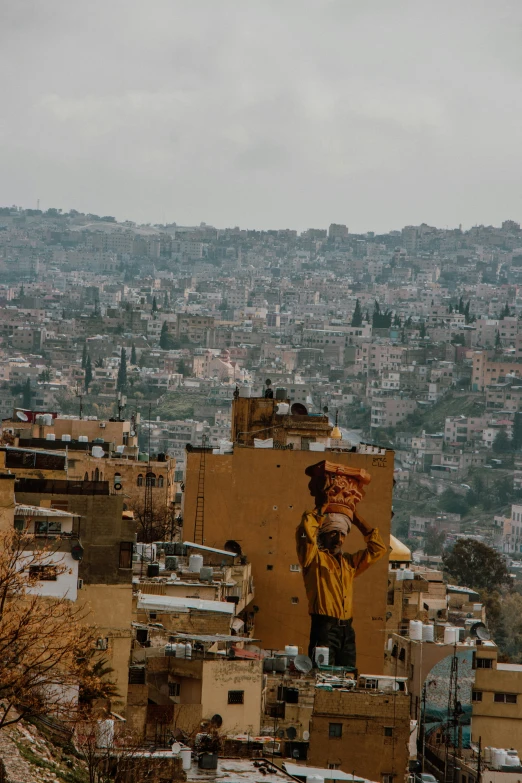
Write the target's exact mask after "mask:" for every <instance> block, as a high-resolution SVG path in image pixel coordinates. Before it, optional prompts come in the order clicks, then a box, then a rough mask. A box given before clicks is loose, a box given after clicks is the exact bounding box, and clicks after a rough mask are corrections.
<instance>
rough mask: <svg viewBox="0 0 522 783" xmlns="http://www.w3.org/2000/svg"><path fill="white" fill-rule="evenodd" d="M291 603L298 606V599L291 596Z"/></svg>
mask: <svg viewBox="0 0 522 783" xmlns="http://www.w3.org/2000/svg"><path fill="white" fill-rule="evenodd" d="M292 603H293V604H298V603H299V598H298V597H297V596H296V595H294V596H293V598H292Z"/></svg>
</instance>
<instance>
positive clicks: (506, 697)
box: [493, 693, 517, 704]
mask: <svg viewBox="0 0 522 783" xmlns="http://www.w3.org/2000/svg"><path fill="white" fill-rule="evenodd" d="M493 701H496V702H497V703H499V704H516V703H517V694H516V693H495V694H494V695H493Z"/></svg>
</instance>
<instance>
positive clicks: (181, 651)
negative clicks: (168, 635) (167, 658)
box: [174, 642, 185, 658]
mask: <svg viewBox="0 0 522 783" xmlns="http://www.w3.org/2000/svg"><path fill="white" fill-rule="evenodd" d="M174 647H175V648H176V658H184V657H185V642H180V643H179V644H175V645H174Z"/></svg>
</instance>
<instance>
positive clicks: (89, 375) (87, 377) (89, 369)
mask: <svg viewBox="0 0 522 783" xmlns="http://www.w3.org/2000/svg"><path fill="white" fill-rule="evenodd" d="M84 383H85V389H86V391H89V386H90V385H91V383H92V364H91V357H90V356H88V357H87V363H86V365H85V378H84Z"/></svg>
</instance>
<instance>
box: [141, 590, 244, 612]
mask: <svg viewBox="0 0 522 783" xmlns="http://www.w3.org/2000/svg"><path fill="white" fill-rule="evenodd" d="M138 609H144V610H145V611H148V612H162V611H163V612H176V611H179V610H181V611H183V610H186V611H187V610H188V611H190V610H191V609H195V610H198V611H200V612H219V613H221V614H234V609H235V606H234V604H232V603H228V602H226V601H203V600H201V599H199V598H181V597H178V596H173V595H148V594H147V595H145V594H143V593H140V595H139V597H138Z"/></svg>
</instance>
